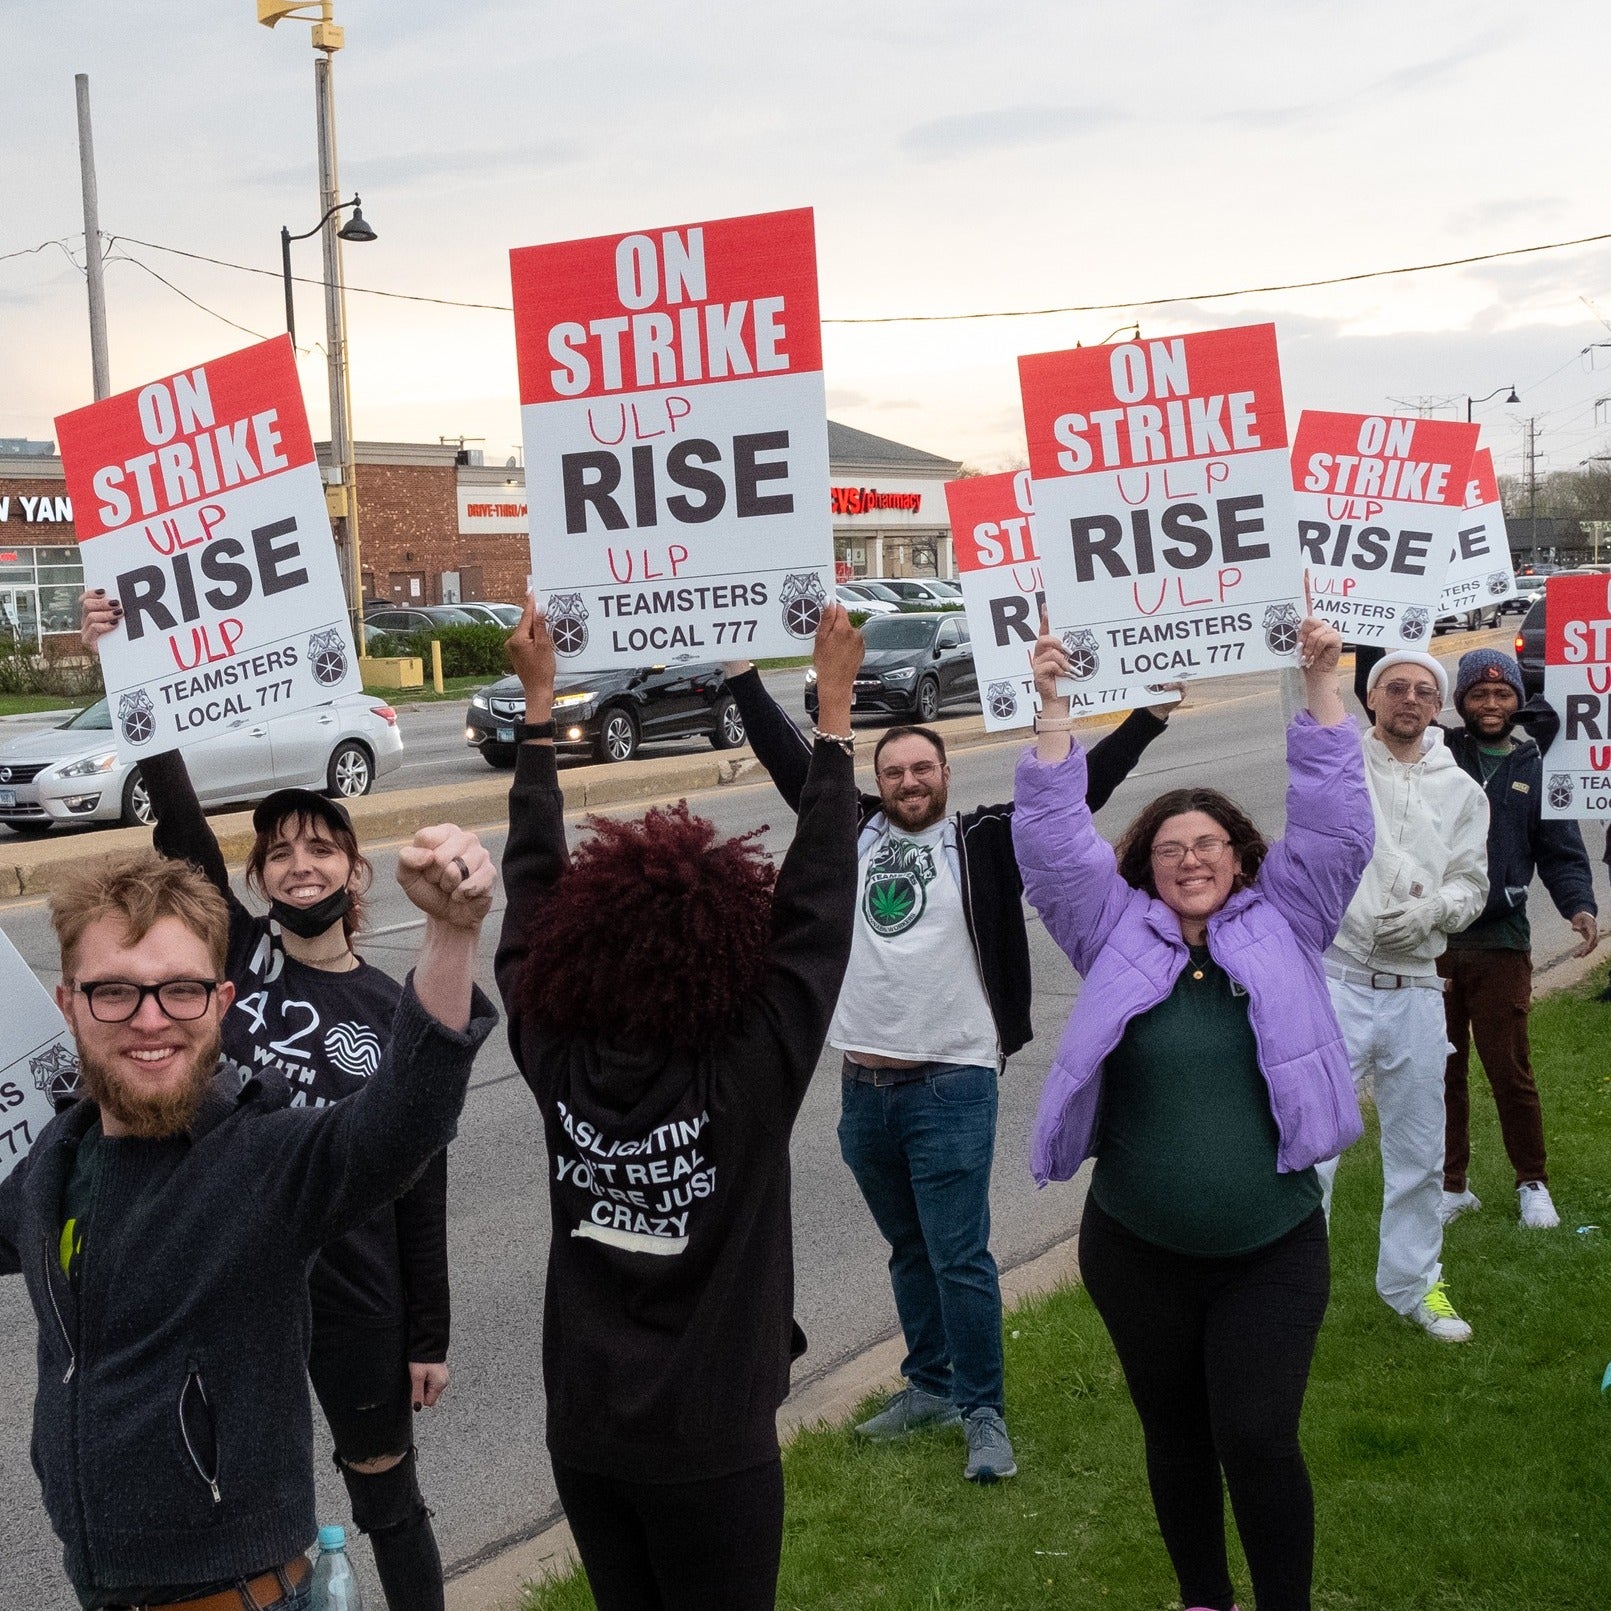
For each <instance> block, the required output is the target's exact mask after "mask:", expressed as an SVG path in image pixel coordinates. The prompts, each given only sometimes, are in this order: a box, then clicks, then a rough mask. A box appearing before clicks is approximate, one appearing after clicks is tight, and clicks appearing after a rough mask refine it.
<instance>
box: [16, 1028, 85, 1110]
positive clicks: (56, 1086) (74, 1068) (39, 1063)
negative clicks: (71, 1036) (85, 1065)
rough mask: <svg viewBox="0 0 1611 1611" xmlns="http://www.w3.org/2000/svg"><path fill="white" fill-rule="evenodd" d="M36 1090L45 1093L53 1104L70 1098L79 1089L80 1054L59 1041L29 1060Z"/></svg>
mask: <svg viewBox="0 0 1611 1611" xmlns="http://www.w3.org/2000/svg"><path fill="white" fill-rule="evenodd" d="M28 1072H29V1073H30V1074H31V1075H33V1079H34V1089H35V1090H36V1091H43V1092H44V1093H45V1095H46V1096H48V1097H49V1098H50V1099H51V1101H52V1102H58V1101H60V1100H61V1099H62V1098H64V1097H69V1096H71V1095H72V1094H73V1092H74V1091H75V1090H77V1088H78V1054H77V1053H76V1052H75V1051H74V1050H73V1048H72V1047H71V1046H68V1045H66V1044H65V1043H64V1042H62V1041H57V1042H56V1044H55V1045H54V1046H47V1047H46V1048H45V1049H44V1051H42V1052H39V1053H38V1054H36V1055H35V1056H33V1057H30V1058H29V1059H28Z"/></svg>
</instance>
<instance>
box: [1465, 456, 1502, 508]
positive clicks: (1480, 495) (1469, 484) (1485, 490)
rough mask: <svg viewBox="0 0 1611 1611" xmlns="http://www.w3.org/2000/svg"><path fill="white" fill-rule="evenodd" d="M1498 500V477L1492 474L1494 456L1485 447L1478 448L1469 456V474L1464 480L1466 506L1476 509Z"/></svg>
mask: <svg viewBox="0 0 1611 1611" xmlns="http://www.w3.org/2000/svg"><path fill="white" fill-rule="evenodd" d="M1498 502H1499V477H1498V476H1496V475H1495V474H1494V456H1493V454H1492V453H1490V452H1489V451H1488V449H1487V448H1478V449H1477V451H1476V452H1475V453H1474V454H1472V456H1471V474H1470V476H1469V477H1468V478H1467V481H1466V508H1467V509H1477V508H1480V507H1481V506H1482V505H1483V504H1485V503H1498Z"/></svg>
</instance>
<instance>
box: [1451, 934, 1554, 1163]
mask: <svg viewBox="0 0 1611 1611" xmlns="http://www.w3.org/2000/svg"><path fill="white" fill-rule="evenodd" d="M1438 972H1439V973H1441V974H1442V975H1443V977H1444V978H1445V979H1447V980H1448V981H1449V989H1448V993H1447V994H1446V995H1445V996H1444V998H1443V1002H1444V1011H1445V1013H1446V1014H1447V1017H1448V1026H1449V1042H1450V1044H1451V1045H1452V1046H1453V1048H1454V1050H1453V1051H1452V1052H1450V1053H1449V1061H1448V1063H1447V1065H1446V1066H1445V1068H1444V1071H1443V1107H1444V1114H1445V1118H1444V1124H1445V1140H1444V1148H1443V1189H1444V1190H1445V1191H1455V1192H1458V1191H1464V1190H1465V1189H1466V1170H1467V1168H1468V1167H1469V1166H1470V1163H1471V1097H1470V1091H1469V1087H1468V1082H1467V1073H1466V1071H1467V1066H1468V1063H1469V1060H1470V1056H1471V1043H1472V1041H1473V1040H1474V1041H1475V1042H1476V1043H1477V1055H1478V1056H1479V1057H1480V1058H1481V1059H1482V1067H1483V1072H1484V1073H1485V1074H1486V1075H1487V1076H1488V1084H1489V1085H1490V1086H1492V1088H1493V1093H1494V1105H1495V1106H1496V1107H1497V1108H1498V1109H1499V1133H1500V1135H1502V1136H1503V1137H1504V1140H1505V1151H1506V1152H1507V1153H1508V1154H1509V1155H1510V1161H1511V1164H1512V1166H1513V1167H1514V1168H1515V1171H1516V1184H1517V1185H1518V1186H1520V1185H1521V1184H1522V1183H1523V1182H1525V1181H1529V1180H1542V1181H1547V1180H1548V1179H1549V1175H1548V1174H1547V1172H1546V1171H1545V1168H1544V1115H1543V1111H1542V1109H1541V1108H1540V1107H1539V1104H1538V1087H1537V1085H1535V1084H1534V1082H1533V1060H1532V1050H1531V1048H1530V1046H1529V1045H1528V1041H1527V1014H1528V1011H1529V1009H1530V1007H1531V1005H1532V992H1533V959H1532V957H1531V956H1529V955H1528V953H1527V952H1525V951H1478V950H1474V949H1468V948H1463V947H1460V948H1457V947H1451V948H1450V949H1449V950H1447V951H1445V952H1444V953H1443V955H1442V956H1441V957H1439V958H1438Z"/></svg>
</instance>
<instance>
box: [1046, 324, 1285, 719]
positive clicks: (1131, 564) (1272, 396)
mask: <svg viewBox="0 0 1611 1611" xmlns="http://www.w3.org/2000/svg"><path fill="white" fill-rule="evenodd" d="M1018 372H1019V381H1020V384H1021V386H1022V390H1023V401H1024V426H1025V429H1026V431H1027V433H1028V437H1029V467H1030V472H1031V474H1032V476H1033V478H1034V497H1035V511H1036V520H1037V523H1038V528H1039V534H1040V546H1041V563H1042V571H1043V575H1044V580H1045V584H1046V598H1047V607H1048V610H1049V611H1050V614H1051V624H1052V626H1053V628H1054V629H1055V630H1056V631H1058V632H1060V633H1062V634H1063V636H1064V639H1065V641H1066V642H1067V643H1068V646H1069V659H1070V662H1071V664H1072V665H1073V667H1074V672H1075V676H1076V679H1077V680H1078V682H1079V684H1080V686H1081V688H1082V689H1084V690H1086V691H1088V692H1091V693H1096V692H1099V691H1102V690H1113V689H1120V688H1124V687H1127V686H1130V685H1133V684H1137V683H1144V682H1147V681H1157V680H1162V679H1171V680H1172V679H1177V678H1185V677H1195V676H1216V675H1220V674H1223V673H1226V672H1238V671H1262V670H1265V669H1267V668H1269V667H1273V666H1290V665H1294V664H1296V651H1297V642H1298V622H1299V619H1300V615H1299V600H1300V599H1301V598H1302V582H1301V575H1300V571H1301V567H1300V565H1299V562H1298V557H1297V553H1296V550H1295V548H1294V546H1293V544H1292V541H1291V530H1292V525H1291V518H1292V492H1291V483H1290V480H1289V471H1288V465H1287V433H1286V414H1285V405H1284V403H1283V401H1282V396H1281V369H1280V362H1279V359H1278V357H1277V354H1276V344H1275V326H1274V325H1269V324H1263V325H1249V326H1246V327H1243V328H1240V329H1233V330H1208V331H1199V332H1196V333H1194V334H1191V335H1185V336H1170V337H1166V338H1164V339H1162V340H1157V341H1128V342H1123V343H1119V344H1117V345H1114V346H1106V347H1083V348H1077V349H1076V350H1074V351H1073V352H1055V353H1039V354H1034V355H1031V356H1028V357H1023V358H1020V359H1019V360H1018Z"/></svg>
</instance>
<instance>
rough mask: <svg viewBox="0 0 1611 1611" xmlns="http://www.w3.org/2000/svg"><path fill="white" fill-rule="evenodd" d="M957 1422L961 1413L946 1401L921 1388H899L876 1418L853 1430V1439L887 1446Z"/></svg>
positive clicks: (948, 1400) (960, 1417) (946, 1399)
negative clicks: (927, 1428)
mask: <svg viewBox="0 0 1611 1611" xmlns="http://www.w3.org/2000/svg"><path fill="white" fill-rule="evenodd" d="M961 1419H962V1412H961V1411H960V1410H959V1409H958V1408H957V1407H956V1405H955V1404H953V1403H952V1402H951V1400H950V1399H948V1398H941V1397H939V1396H938V1394H935V1393H926V1392H924V1390H923V1389H922V1388H921V1387H903V1388H902V1389H901V1390H900V1392H898V1393H896V1394H894V1395H892V1396H891V1398H890V1400H889V1402H888V1403H887V1404H886V1405H885V1406H884V1407H883V1409H881V1410H880V1411H879V1412H878V1414H877V1415H875V1416H873V1418H872V1419H871V1420H870V1421H863V1422H862V1423H861V1425H860V1426H858V1427H857V1428H856V1435H857V1436H858V1437H863V1438H872V1439H873V1440H874V1441H875V1442H878V1443H888V1442H889V1441H890V1440H891V1439H892V1438H904V1437H905V1436H906V1434H907V1433H908V1432H916V1431H917V1430H918V1429H919V1428H920V1427H925V1426H955V1425H956V1424H957V1423H958V1422H959V1421H960V1420H961Z"/></svg>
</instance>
